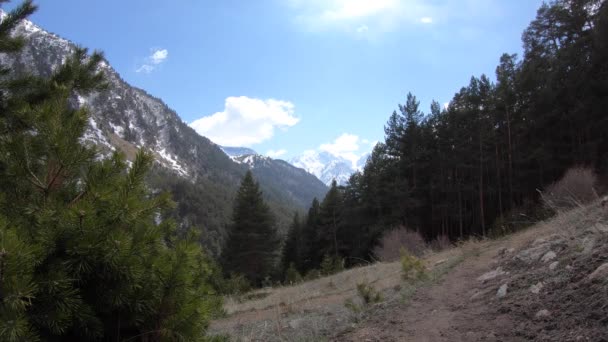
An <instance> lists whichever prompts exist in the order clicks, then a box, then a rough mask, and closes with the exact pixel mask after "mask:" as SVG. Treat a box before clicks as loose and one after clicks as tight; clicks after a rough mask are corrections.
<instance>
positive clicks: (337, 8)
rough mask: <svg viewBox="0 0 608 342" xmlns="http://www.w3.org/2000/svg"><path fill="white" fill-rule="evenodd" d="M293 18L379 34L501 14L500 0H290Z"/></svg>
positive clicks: (312, 26)
mask: <svg viewBox="0 0 608 342" xmlns="http://www.w3.org/2000/svg"><path fill="white" fill-rule="evenodd" d="M288 4H289V5H290V7H291V9H292V10H293V13H294V22H295V24H296V25H297V26H298V27H302V28H304V29H305V30H308V31H313V32H319V31H327V30H339V31H343V32H346V33H351V34H355V35H360V34H361V33H363V32H362V31H365V32H368V31H369V32H372V31H373V33H374V34H379V33H383V32H390V31H395V30H396V29H398V28H400V27H403V26H407V25H410V26H412V27H415V26H416V25H420V24H426V25H428V24H432V23H434V22H436V21H437V22H439V21H441V22H442V23H446V22H449V21H450V20H452V19H458V20H460V21H462V20H466V21H468V22H472V23H475V22H477V21H478V20H479V19H480V18H491V17H493V16H497V15H500V13H501V11H500V8H501V6H502V5H501V2H500V1H499V0H442V1H428V0H289V1H288Z"/></svg>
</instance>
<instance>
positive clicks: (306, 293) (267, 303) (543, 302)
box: [212, 203, 608, 342]
mask: <svg viewBox="0 0 608 342" xmlns="http://www.w3.org/2000/svg"><path fill="white" fill-rule="evenodd" d="M424 262H425V265H426V267H427V269H428V275H429V276H428V277H427V279H426V280H422V281H419V282H412V281H404V280H402V278H401V271H400V265H399V263H379V264H374V265H371V266H367V267H361V268H356V269H352V270H348V271H345V272H342V273H339V274H336V275H334V276H331V277H326V278H322V279H318V280H314V281H310V282H306V283H302V284H299V285H296V286H292V287H283V288H277V289H264V290H259V291H258V292H257V293H255V294H254V295H251V297H262V299H257V300H250V301H245V302H237V301H228V302H227V303H226V305H225V309H226V311H227V312H228V317H227V318H225V319H222V320H218V321H216V322H214V323H213V324H212V331H213V332H215V333H228V334H229V335H230V336H233V337H235V338H237V339H238V338H240V339H242V340H244V341H273V340H276V341H278V340H283V341H285V340H287V341H296V340H297V341H300V340H332V341H446V342H447V341H530V340H533V341H604V340H605V338H606V336H608V325H607V324H606V317H608V272H607V269H608V267H607V266H608V264H607V262H608V210H607V209H606V208H605V207H603V206H601V205H600V204H599V203H595V204H592V205H590V206H588V207H584V208H579V209H575V210H573V211H570V212H567V213H564V214H560V215H558V216H556V217H554V218H552V219H550V220H548V221H545V222H540V223H539V224H537V225H535V226H533V227H530V228H528V229H526V230H525V231H522V232H520V233H517V234H513V235H510V236H507V237H504V238H500V239H497V240H485V241H469V242H466V243H463V244H461V245H459V247H456V248H451V249H448V250H445V251H443V252H439V253H429V254H427V256H426V257H425V258H424ZM360 283H365V284H369V285H371V286H372V287H373V288H374V289H375V290H377V291H379V292H380V293H381V294H382V299H381V300H380V301H379V303H377V304H370V305H369V306H367V307H364V308H363V309H362V311H361V312H353V311H351V310H349V309H348V308H347V306H345V303H346V302H347V301H348V300H352V301H354V302H355V303H356V302H357V301H358V300H359V296H358V295H357V290H356V287H357V284H360Z"/></svg>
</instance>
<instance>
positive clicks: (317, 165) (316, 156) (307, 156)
mask: <svg viewBox="0 0 608 342" xmlns="http://www.w3.org/2000/svg"><path fill="white" fill-rule="evenodd" d="M368 156H369V154H365V155H363V156H362V157H361V158H360V159H359V160H357V161H356V162H354V163H353V161H351V160H348V159H346V158H343V157H340V156H336V155H333V154H331V153H329V152H324V151H312V150H310V151H305V152H304V153H303V154H302V155H301V156H298V157H295V158H292V159H290V160H289V162H290V163H291V164H292V165H294V166H296V167H300V168H302V169H304V170H306V171H308V172H309V173H311V174H313V175H315V176H316V177H317V178H319V179H320V180H321V181H322V182H323V183H325V184H327V185H330V184H331V182H332V181H333V180H334V179H335V180H336V182H337V183H338V185H345V184H346V182H348V179H349V178H350V176H351V175H352V174H353V173H355V172H356V171H359V170H362V169H363V166H365V162H366V161H367V157H368Z"/></svg>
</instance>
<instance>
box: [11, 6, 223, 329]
mask: <svg viewBox="0 0 608 342" xmlns="http://www.w3.org/2000/svg"><path fill="white" fill-rule="evenodd" d="M28 4H29V2H26V4H25V5H24V6H25V7H27V6H28ZM16 13H17V14H19V13H21V14H19V15H21V16H22V17H23V14H28V13H31V10H27V9H24V8H23V7H21V8H19V9H18V10H17V12H16ZM17 14H13V15H17ZM8 32H10V29H9V30H6V27H5V24H4V22H3V24H1V25H0V49H3V48H5V47H6V46H7V45H10V47H11V48H12V47H13V43H11V39H13V38H7V34H8ZM7 42H8V43H7ZM5 43H6V44H5ZM102 58H103V57H102V55H101V54H99V53H94V54H93V55H91V56H87V53H86V50H84V49H78V50H76V51H75V53H74V55H73V56H72V57H71V58H69V59H68V60H66V62H65V64H64V65H63V66H62V67H60V68H58V69H57V70H55V72H54V73H53V74H52V75H51V76H50V77H49V78H48V79H36V78H33V77H30V78H26V79H20V80H9V81H5V82H2V83H1V84H0V87H2V89H1V90H2V92H3V93H4V94H11V95H10V96H4V97H3V98H2V99H1V100H0V105H1V108H2V112H3V115H2V117H1V118H0V189H2V190H1V192H0V340H2V341H36V340H43V341H46V340H51V341H52V340H55V341H59V340H61V341H82V340H110V339H112V340H129V339H131V340H135V339H146V340H154V341H176V340H192V341H196V340H203V339H204V332H205V329H206V327H207V324H208V321H209V319H210V318H211V317H212V316H214V315H216V314H217V313H218V310H219V308H220V307H221V298H220V297H219V296H217V295H216V291H215V289H214V288H213V286H212V279H211V277H212V275H213V269H212V267H211V262H210V260H209V258H208V256H207V255H206V254H205V253H204V252H203V251H202V250H201V248H200V245H199V244H198V241H197V237H196V236H193V235H188V236H184V237H180V236H179V235H178V234H176V230H175V223H174V222H172V221H170V220H164V219H163V215H164V214H165V213H166V212H167V210H169V209H170V208H171V207H172V206H173V203H172V202H171V200H170V198H169V195H168V194H159V195H152V194H150V193H149V191H148V190H147V187H146V185H145V184H144V178H145V175H146V173H147V171H148V170H149V168H150V166H151V164H152V160H153V159H152V156H151V154H149V153H147V152H144V151H140V152H139V153H138V154H137V157H136V158H135V160H134V161H133V163H132V164H131V166H130V167H128V166H127V163H126V162H125V159H124V157H123V156H122V155H120V154H117V153H114V154H113V155H111V156H107V157H106V158H100V157H101V156H100V155H99V154H98V153H97V152H96V151H95V150H94V149H92V148H90V147H87V146H85V145H83V144H81V142H80V139H81V137H82V135H83V133H84V131H85V128H86V124H87V121H88V113H87V110H86V109H84V108H82V109H77V110H76V109H73V108H72V107H71V106H70V105H69V101H68V100H69V98H70V97H71V96H73V95H75V94H78V95H83V96H84V95H86V94H88V93H89V92H91V91H97V90H100V89H103V88H104V83H103V75H102V74H101V73H99V72H97V70H98V63H99V62H100V61H101V60H102ZM16 89H19V90H20V91H15V90H16Z"/></svg>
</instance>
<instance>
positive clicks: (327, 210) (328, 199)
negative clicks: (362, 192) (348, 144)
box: [315, 179, 342, 260]
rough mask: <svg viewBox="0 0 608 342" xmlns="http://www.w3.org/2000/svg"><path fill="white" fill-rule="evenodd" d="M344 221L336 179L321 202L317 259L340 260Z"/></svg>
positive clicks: (340, 195)
mask: <svg viewBox="0 0 608 342" xmlns="http://www.w3.org/2000/svg"><path fill="white" fill-rule="evenodd" d="M341 220H342V194H341V192H340V189H339V188H338V184H337V182H336V180H335V179H334V180H333V181H332V182H331V187H330V188H329V191H328V192H327V194H326V195H325V198H324V199H323V202H321V207H320V212H319V225H318V228H317V243H316V244H315V245H316V247H317V248H316V253H317V259H319V260H323V258H324V257H325V256H328V257H333V258H338V257H339V248H340V242H339V241H338V234H339V232H338V230H339V228H340V225H341V223H340V222H341Z"/></svg>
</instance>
